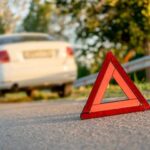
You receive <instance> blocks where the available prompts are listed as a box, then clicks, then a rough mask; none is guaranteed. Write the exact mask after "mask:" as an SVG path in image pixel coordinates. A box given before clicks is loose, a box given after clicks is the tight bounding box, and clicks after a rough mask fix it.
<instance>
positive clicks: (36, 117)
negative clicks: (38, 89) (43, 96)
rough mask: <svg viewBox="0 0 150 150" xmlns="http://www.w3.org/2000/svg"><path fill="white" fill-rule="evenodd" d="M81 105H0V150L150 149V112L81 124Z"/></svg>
mask: <svg viewBox="0 0 150 150" xmlns="http://www.w3.org/2000/svg"><path fill="white" fill-rule="evenodd" d="M84 104H85V101H71V100H66V101H65V100H55V101H45V102H32V103H20V104H17V103H16V104H0V150H124V149H126V150H127V149H129V150H149V149H150V111H146V112H138V113H130V114H125V115H117V116H112V117H105V118H98V119H90V120H84V121H83V120H80V118H79V115H80V112H81V110H82V108H83V106H84Z"/></svg>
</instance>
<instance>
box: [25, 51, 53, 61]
mask: <svg viewBox="0 0 150 150" xmlns="http://www.w3.org/2000/svg"><path fill="white" fill-rule="evenodd" d="M53 54H54V51H53V50H34V51H24V52H23V55H24V58H28V59H30V58H49V57H52V56H53Z"/></svg>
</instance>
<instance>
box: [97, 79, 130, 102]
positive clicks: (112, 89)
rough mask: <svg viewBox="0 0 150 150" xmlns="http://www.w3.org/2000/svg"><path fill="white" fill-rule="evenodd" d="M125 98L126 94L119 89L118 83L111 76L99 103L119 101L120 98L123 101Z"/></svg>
mask: <svg viewBox="0 0 150 150" xmlns="http://www.w3.org/2000/svg"><path fill="white" fill-rule="evenodd" d="M112 81H113V84H112ZM127 99H128V97H127V96H126V94H125V93H124V91H123V90H122V89H121V87H120V86H119V85H118V83H117V82H116V81H115V80H114V79H113V78H112V79H111V80H110V82H109V85H108V86H107V89H106V91H105V93H104V95H103V100H102V101H101V103H110V102H115V101H121V100H122V101H123V100H127ZM99 102H100V101H99Z"/></svg>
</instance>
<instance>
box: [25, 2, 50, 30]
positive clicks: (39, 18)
mask: <svg viewBox="0 0 150 150" xmlns="http://www.w3.org/2000/svg"><path fill="white" fill-rule="evenodd" d="M51 10H52V7H51V3H48V2H47V1H46V0H45V1H41V0H31V5H30V10H29V13H28V15H27V16H26V18H25V19H24V22H23V26H24V30H25V31H32V32H47V31H48V26H49V22H50V16H51Z"/></svg>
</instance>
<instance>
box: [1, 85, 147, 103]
mask: <svg viewBox="0 0 150 150" xmlns="http://www.w3.org/2000/svg"><path fill="white" fill-rule="evenodd" d="M137 87H138V88H139V90H140V91H141V92H142V93H143V95H144V96H145V97H146V98H147V99H150V84H149V83H147V84H137ZM91 89H92V86H87V87H80V88H75V89H74V90H73V93H72V95H71V96H70V97H67V98H65V99H68V100H86V99H87V98H88V96H89V94H90V91H91ZM123 96H124V94H123V92H122V91H121V90H120V87H119V86H117V85H113V84H111V85H109V87H108V89H107V91H106V93H105V97H107V98H111V97H112V98H114V97H123ZM52 99H53V100H54V99H55V100H57V99H60V98H59V97H58V95H57V93H51V92H49V91H38V90H37V91H35V92H34V94H33V97H32V98H29V97H27V95H26V94H25V93H24V92H20V93H16V94H11V93H9V94H6V96H5V97H0V102H1V103H6V102H9V103H10V102H29V101H39V100H52Z"/></svg>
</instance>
